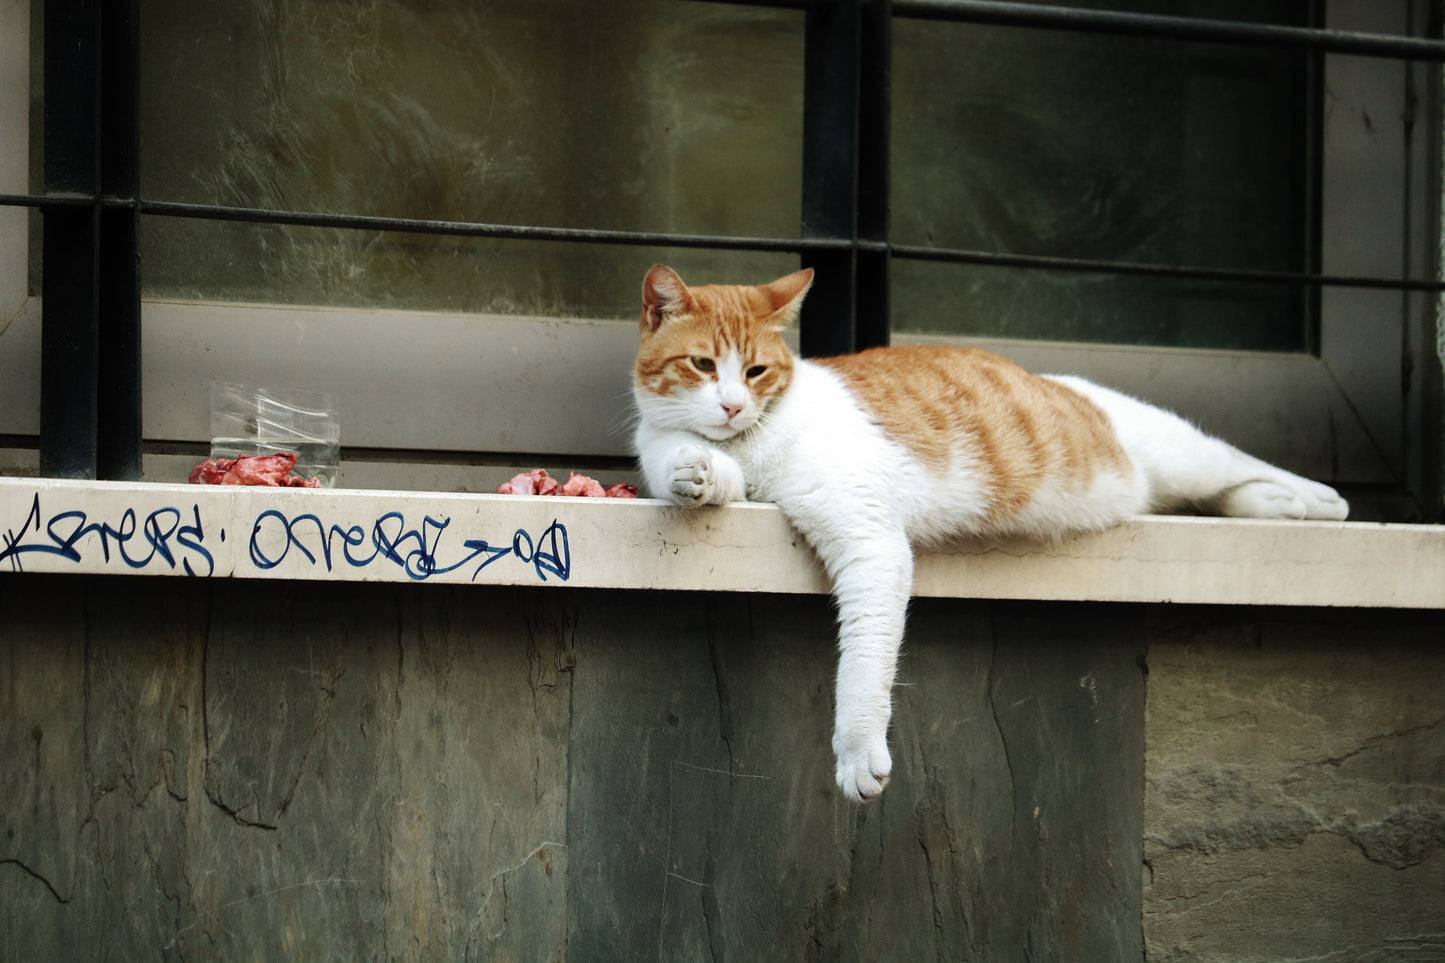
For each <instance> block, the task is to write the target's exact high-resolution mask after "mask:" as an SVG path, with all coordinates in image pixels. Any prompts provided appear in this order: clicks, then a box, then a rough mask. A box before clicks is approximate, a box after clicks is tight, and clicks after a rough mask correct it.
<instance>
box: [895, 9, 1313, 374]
mask: <svg viewBox="0 0 1445 963" xmlns="http://www.w3.org/2000/svg"><path fill="white" fill-rule="evenodd" d="M1080 5H1083V4H1080ZM1088 6H1107V7H1111V8H1116V7H1118V6H1120V5H1118V4H1114V3H1109V4H1102V3H1096V4H1088ZM1306 6H1307V5H1306V4H1303V3H1298V2H1287V0H1269V2H1260V3H1254V2H1251V3H1243V2H1239V0H1197V2H1188V3H1180V2H1173V0H1171V2H1168V3H1165V2H1161V0H1156V2H1136V3H1133V4H1130V5H1129V9H1133V10H1136V11H1141V12H1153V13H1164V14H1180V15H1194V16H1211V17H1220V18H1224V19H1255V20H1270V21H1273V22H1280V23H1303V22H1305V14H1306V9H1305V8H1306ZM1308 66H1309V65H1308V60H1307V57H1306V56H1305V55H1303V54H1299V53H1293V52H1288V51H1282V50H1275V49H1266V48H1243V47H1236V46H1231V45H1219V44H1203V43H1180V42H1176V41H1165V40H1150V39H1141V38H1137V37H1116V36H1107V35H1094V34H1082V33H1065V32H1059V31H1046V30H1034V29H1022V28H1018V27H986V26H984V27H981V26H973V25H966V24H940V23H933V22H924V21H908V20H900V21H899V22H898V23H897V24H896V25H895V64H894V109H893V118H894V120H893V131H894V133H893V137H894V141H893V165H892V171H893V237H894V240H895V241H896V242H897V243H899V244H903V245H924V246H929V247H940V248H955V249H964V250H974V251H984V252H997V253H1006V254H1025V255H1048V256H1062V257H1075V258H1085V259H1107V260H1116V261H1135V262H1147V263H1153V264H1163V265H1192V266H1205V267H1219V268H1247V269H1262V270H1279V271H1303V270H1307V269H1308V267H1309V264H1310V251H1311V249H1312V246H1311V243H1310V240H1309V237H1310V232H1311V230H1312V224H1311V217H1312V210H1313V201H1312V199H1311V195H1312V191H1313V186H1312V175H1311V173H1310V171H1311V165H1312V164H1313V163H1314V161H1313V153H1314V152H1313V151H1312V150H1311V148H1310V145H1309V138H1310V133H1309V132H1310V130H1311V129H1312V125H1311V123H1310V119H1309V118H1310V104H1311V96H1312V95H1311V91H1310V82H1309V69H1308ZM893 302H894V312H895V316H894V329H895V330H900V331H914V332H933V333H952V334H970V335H989V336H1001V337H1044V338H1053V339H1060V340H1085V341H1105V342H1115V343H1133V344H1160V345H1180V346H1201V347H1235V348H1258V349H1274V350H1301V349H1304V348H1305V347H1306V346H1307V345H1308V344H1309V343H1310V341H1311V339H1310V338H1309V336H1308V335H1309V329H1310V321H1311V312H1310V311H1309V310H1308V308H1309V303H1310V302H1309V297H1308V295H1307V294H1306V293H1305V292H1303V291H1301V290H1299V289H1297V288H1295V287H1293V286H1284V287H1280V286H1270V285H1259V284H1248V285H1233V284H1228V285H1227V284H1201V283H1200V282H1196V281H1188V282H1177V281H1174V282H1171V281H1159V280H1156V279H1140V278H1133V277H1118V276H1107V275H1097V274H1075V273H1065V272H1057V273H1042V274H1041V273H1039V272H1036V271H1032V270H1018V269H1004V268H998V267H969V266H957V265H943V264H938V263H927V264H924V263H919V262H908V261H904V260H900V261H898V262H896V264H895V274H894V284H893Z"/></svg>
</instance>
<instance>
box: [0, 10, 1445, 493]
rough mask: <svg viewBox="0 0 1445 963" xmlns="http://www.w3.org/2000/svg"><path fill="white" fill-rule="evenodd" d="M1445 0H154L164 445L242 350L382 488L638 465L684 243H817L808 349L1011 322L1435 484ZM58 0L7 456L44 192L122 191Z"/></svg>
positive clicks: (725, 255)
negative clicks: (70, 164) (633, 452)
mask: <svg viewBox="0 0 1445 963" xmlns="http://www.w3.org/2000/svg"><path fill="white" fill-rule="evenodd" d="M81 6H84V5H81ZM1425 6H1426V5H1424V4H1418V3H1412V2H1409V0H1393V2H1386V3H1377V4H1369V5H1359V4H1345V3H1338V2H1336V3H1325V4H1321V3H1318V2H1305V0H1268V2H1244V0H1188V2H1182V3H1181V2H1169V3H1165V2H1163V0H1132V2H1127V3H1126V2H1124V0H1112V2H1080V3H1075V4H1072V5H1071V8H1070V9H1061V8H1058V7H1051V6H1046V5H1039V4H1018V3H997V2H981V0H893V2H892V3H891V4H889V3H886V2H883V0H868V2H863V3H858V2H857V0H837V2H835V3H809V2H801V0H800V2H792V0H784V2H777V0H774V2H758V3H738V2H702V0H613V2H610V3H609V4H608V5H607V6H606V11H605V15H603V14H602V13H601V12H600V8H599V6H598V5H596V4H593V3H590V2H582V0H536V2H533V3H528V4H516V3H509V2H501V0H490V2H463V0H396V2H390V3H372V2H361V0H323V2H315V0H304V2H303V0H241V2H229V3H221V2H218V0H208V2H200V3H197V2H180V0H139V2H138V22H137V23H136V24H134V25H124V24H122V25H119V26H117V25H116V24H115V23H112V22H110V21H109V20H107V21H104V22H102V24H101V28H100V37H101V40H100V41H99V42H102V43H104V44H105V49H106V51H107V57H108V58H110V61H115V60H123V59H124V58H123V57H120V56H119V55H117V54H116V53H115V51H117V50H121V51H126V50H130V49H136V50H138V51H139V56H138V58H137V60H136V71H135V86H134V89H135V90H136V91H137V103H136V108H135V111H134V118H135V123H134V128H135V131H136V132H137V136H136V142H137V143H138V145H139V146H138V149H137V150H136V151H135V157H136V159H137V162H136V163H135V164H134V165H133V166H134V170H133V173H134V175H135V177H136V179H137V181H138V183H137V184H136V185H135V186H134V187H128V186H127V185H125V184H124V183H121V184H120V185H119V186H118V185H117V183H116V182H115V181H114V179H113V178H112V180H110V181H109V182H107V183H106V184H104V185H103V187H102V189H101V191H100V193H101V194H103V195H107V196H108V200H107V201H105V202H104V203H102V204H101V205H99V208H100V209H103V210H104V211H107V212H109V214H110V215H111V216H116V217H120V218H122V219H123V218H125V217H130V218H133V219H134V223H135V227H134V234H135V237H136V239H137V244H138V251H139V264H140V271H139V296H140V298H141V318H142V322H141V324H140V328H139V329H140V336H141V350H140V358H141V362H140V364H141V384H142V385H143V387H142V389H141V391H142V396H143V398H144V405H143V419H142V420H141V424H140V427H139V428H138V429H137V430H136V432H135V434H136V436H137V437H141V436H143V438H144V441H145V448H146V451H147V468H146V471H147V477H151V478H158V479H159V478H165V477H170V478H178V477H179V474H178V470H179V468H180V467H182V466H184V465H185V464H186V463H188V462H191V461H194V460H195V457H196V455H198V454H201V453H203V452H204V449H205V439H206V437H207V433H208V429H207V423H206V393H205V389H206V385H207V383H209V382H211V381H246V382H251V383H257V384H272V385H290V386H298V387H314V388H320V389H325V390H328V391H330V392H332V393H333V394H335V395H337V396H338V398H339V399H340V403H341V409H342V434H343V443H344V444H345V445H346V451H345V460H344V470H346V469H350V470H349V471H347V473H346V475H345V476H344V482H345V483H347V484H354V485H361V486H364V487H365V486H370V485H389V484H396V483H397V482H396V479H398V478H405V479H406V480H407V481H408V483H410V484H411V485H413V486H414V487H447V488H463V489H466V488H472V489H480V490H485V489H487V488H489V487H490V486H491V485H492V484H494V482H492V481H491V475H489V474H488V470H485V469H481V468H478V467H477V466H478V465H487V464H491V465H495V466H497V468H496V469H495V470H494V471H492V472H491V474H496V473H497V472H500V471H503V470H505V469H506V468H508V467H510V466H511V465H514V464H528V465H532V464H548V465H550V466H555V467H557V468H562V467H578V468H581V467H587V466H593V467H596V466H604V467H608V468H611V469H613V470H615V471H623V470H626V466H627V464H628V459H627V454H626V446H627V439H626V434H625V430H623V428H622V426H623V425H624V424H625V421H626V417H627V406H628V403H629V398H628V391H627V373H628V371H629V369H630V360H631V354H632V351H633V347H634V345H635V327H634V322H633V320H632V318H633V317H634V316H635V312H636V304H635V301H636V298H637V289H638V286H639V284H640V280H641V276H642V274H643V273H644V271H645V269H646V267H647V265H649V264H650V263H652V262H653V261H654V260H663V261H667V262H668V263H671V264H673V265H674V266H675V267H677V268H678V269H679V270H680V271H681V272H682V273H683V276H684V277H686V278H688V279H689V280H697V281H706V280H732V281H748V280H766V279H769V278H771V277H774V276H776V275H778V274H782V273H785V272H787V271H789V270H793V269H794V268H795V267H796V266H797V264H798V261H799V258H800V257H801V258H802V259H803V260H804V261H805V262H807V263H812V264H815V265H816V266H817V267H818V268H819V271H820V278H819V284H818V287H817V289H816V290H815V292H814V295H813V296H812V297H811V298H810V303H809V305H808V309H807V312H806V313H805V318H804V322H803V330H802V332H801V342H802V347H803V349H804V350H805V351H809V352H815V353H816V352H827V351H831V350H839V349H843V348H847V347H849V346H853V345H866V344H869V343H877V342H881V341H884V340H889V339H891V340H895V341H903V340H927V339H934V338H945V339H959V338H962V339H966V340H969V341H975V342H982V343H985V344H988V345H989V346H996V347H999V348H1001V349H1003V350H1004V351H1005V352H1006V353H1009V354H1011V355H1012V356H1014V357H1016V358H1018V359H1019V360H1021V361H1023V362H1024V363H1026V364H1028V365H1029V366H1031V367H1034V368H1036V369H1041V370H1043V369H1047V370H1067V371H1072V372H1078V373H1081V374H1085V375H1086V376H1091V377H1095V378H1097V379H1098V380H1100V381H1103V382H1106V383H1110V384H1113V385H1116V386H1118V387H1121V388H1123V389H1125V390H1129V391H1133V392H1135V393H1137V394H1140V395H1141V396H1144V397H1146V398H1149V399H1150V400H1153V401H1156V402H1158V403H1161V404H1165V405H1168V406H1170V407H1173V408H1175V409H1177V410H1180V411H1182V412H1183V413H1185V414H1187V415H1189V416H1190V417H1192V418H1195V419H1196V420H1199V421H1201V422H1202V423H1203V424H1204V425H1205V426H1206V427H1207V428H1209V429H1211V430H1214V431H1216V432H1218V433H1219V434H1221V435H1224V436H1226V437H1228V438H1230V439H1231V440H1233V441H1236V442H1237V443H1240V444H1241V445H1243V446H1245V447H1247V448H1250V449H1251V450H1253V451H1255V452H1257V453H1259V454H1260V455H1262V456H1264V457H1267V458H1271V459H1273V460H1276V461H1279V462H1281V463H1282V464H1285V465H1287V466H1288V467H1291V468H1293V469H1295V470H1299V471H1301V472H1304V473H1306V474H1310V475H1314V476H1317V477H1321V478H1327V479H1330V480H1332V481H1335V482H1338V483H1343V484H1344V485H1346V486H1347V487H1352V488H1354V489H1355V492H1354V493H1356V498H1357V501H1358V500H1359V495H1358V493H1359V492H1374V493H1378V494H1379V496H1380V498H1379V499H1378V502H1379V505H1378V508H1377V509H1376V510H1375V513H1377V514H1379V515H1380V516H1381V517H1411V516H1414V515H1418V514H1419V513H1421V512H1433V510H1434V506H1435V505H1437V504H1438V503H1439V498H1438V491H1439V482H1438V478H1437V477H1436V473H1435V472H1434V469H1433V467H1432V461H1433V455H1430V454H1429V447H1428V444H1427V439H1428V438H1429V437H1431V433H1432V431H1433V430H1434V429H1435V427H1437V426H1436V425H1435V424H1434V423H1432V422H1431V421H1430V418H1432V417H1433V416H1430V417H1427V412H1428V411H1430V410H1431V409H1430V408H1429V405H1430V404H1431V403H1432V402H1433V399H1434V398H1435V397H1436V396H1437V395H1438V388H1439V384H1438V382H1439V378H1438V374H1437V373H1433V368H1432V366H1433V365H1434V364H1435V363H1436V361H1437V358H1436V356H1435V354H1434V352H1433V347H1432V346H1433V338H1434V331H1435V312H1434V307H1435V300H1436V294H1435V292H1436V291H1438V285H1434V286H1432V285H1431V284H1430V283H1428V282H1426V283H1398V282H1401V281H1402V279H1422V278H1433V277H1435V275H1436V262H1435V258H1436V254H1435V251H1434V247H1433V245H1432V244H1431V242H1430V239H1431V238H1432V237H1434V236H1435V234H1436V233H1438V222H1437V218H1436V213H1435V209H1436V207H1437V203H1436V201H1437V198H1438V194H1439V178H1438V171H1437V168H1436V158H1435V153H1436V152H1435V150H1434V148H1433V146H1432V145H1433V144H1434V143H1435V142H1436V141H1437V140H1438V137H1439V133H1440V129H1439V121H1438V83H1439V81H1438V77H1437V76H1436V74H1435V73H1434V70H1433V68H1432V67H1431V66H1430V64H1432V63H1434V62H1436V61H1438V60H1440V59H1441V58H1442V55H1445V45H1442V44H1440V43H1439V42H1429V41H1413V44H1414V45H1413V46H1410V45H1409V42H1406V41H1401V42H1399V43H1395V42H1394V41H1392V39H1391V38H1395V39H1396V40H1398V39H1399V38H1411V37H1422V36H1424V35H1425V33H1426V32H1427V31H1426V27H1425V24H1424V22H1423V21H1424V18H1425V14H1426V11H1425V9H1424V7H1425ZM106 9H107V12H106V16H107V17H110V16H112V13H111V12H110V11H109V9H108V8H106ZM1160 14H1164V15H1167V19H1161V18H1159V17H1158V16H1157V15H1160ZM50 16H51V18H52V19H51V21H50V22H48V23H47V24H44V25H42V24H41V23H40V18H41V17H42V12H41V5H40V4H35V5H34V7H33V9H32V6H31V4H30V3H29V2H28V0H0V23H3V24H4V25H5V29H4V31H3V34H0V69H4V71H5V74H6V77H7V78H8V82H7V83H6V84H5V86H4V89H3V91H0V131H3V132H4V136H0V194H3V195H4V196H3V198H0V200H3V201H4V202H5V204H3V205H0V219H3V220H0V224H3V228H0V311H3V312H4V313H3V316H0V325H4V326H5V327H4V329H3V333H0V436H3V437H0V446H3V447H4V448H5V450H6V453H7V454H6V458H7V461H6V462H0V470H3V469H4V466H5V465H6V464H10V465H11V466H12V469H13V467H14V466H16V465H18V466H20V467H22V468H23V467H24V466H25V465H26V464H27V462H26V457H27V454H26V453H27V452H33V450H34V449H35V448H36V447H37V446H38V445H39V444H40V441H39V439H40V436H41V435H42V428H41V421H40V419H39V418H38V416H36V415H35V411H36V409H37V401H38V399H39V398H40V395H41V387H40V381H41V378H40V372H41V370H42V362H41V354H42V352H41V330H42V321H41V310H40V302H41V301H42V300H43V299H42V298H41V297H40V295H41V294H42V290H49V291H55V290H56V288H53V287H52V288H45V289H43V288H42V286H41V281H40V278H41V276H42V272H43V273H44V274H45V275H49V274H51V273H52V272H53V271H54V270H55V268H56V265H55V264H52V263H51V261H52V260H55V261H57V262H58V263H60V264H62V265H65V264H70V262H71V261H72V260H74V259H77V258H79V255H77V254H74V253H72V254H69V255H67V254H64V253H62V252H63V251H64V248H63V246H60V245H58V243H52V242H53V238H51V239H46V238H47V235H48V234H54V235H58V234H59V233H60V232H59V231H49V232H47V231H45V230H44V229H42V228H41V227H39V226H38V225H39V223H40V222H41V221H42V220H44V219H55V220H56V221H58V220H60V219H61V218H63V217H65V216H67V215H66V214H65V212H67V211H68V212H70V213H71V215H73V216H79V215H78V214H76V212H87V211H90V210H91V209H92V208H93V207H95V205H94V202H88V201H86V185H82V186H81V187H79V188H77V187H74V186H68V187H67V186H65V185H62V186H60V187H57V185H56V184H53V183H47V175H50V178H51V179H53V178H54V171H55V168H54V166H53V165H51V166H47V161H46V152H47V151H51V152H58V151H60V150H61V149H62V148H63V147H64V145H65V144H66V143H67V141H66V139H65V131H64V130H59V129H57V128H58V126H66V120H65V116H66V115H64V114H61V115H60V116H59V117H56V116H54V111H53V108H54V103H49V102H51V101H54V100H55V99H56V98H58V97H63V96H69V94H68V93H67V92H66V91H63V90H57V91H52V92H51V94H50V96H39V97H37V98H35V99H36V100H37V101H39V102H41V103H43V104H45V103H48V104H49V107H50V108H51V110H47V111H42V110H41V109H38V108H37V109H35V110H33V111H32V109H31V108H30V106H29V99H30V98H29V97H28V96H27V95H26V94H25V93H24V91H27V90H31V89H33V90H35V91H41V90H43V89H44V83H43V79H44V77H45V76H46V72H45V62H44V60H45V58H44V56H43V51H44V50H45V49H47V48H48V44H49V42H50V40H47V39H46V36H45V35H46V32H47V31H52V32H53V31H57V30H62V31H63V30H74V31H76V32H77V33H78V34H84V33H85V31H86V29H87V27H86V26H84V24H85V23H86V21H84V18H81V20H80V21H76V22H70V21H64V20H59V19H56V17H57V14H56V13H55V11H52V13H51V15H50ZM76 23H81V24H82V25H81V26H76ZM42 26H44V27H45V29H44V30H42ZM12 27H13V29H12ZM1276 28H1284V29H1282V30H1277V31H1276V32H1275V33H1273V34H1268V35H1267V36H1263V37H1261V34H1266V33H1268V32H1269V31H1272V30H1276ZM1345 30H1348V31H1363V32H1365V33H1368V34H1371V35H1379V36H1377V37H1376V38H1375V39H1374V40H1373V41H1370V40H1367V41H1366V42H1365V43H1366V46H1369V45H1370V44H1371V43H1372V44H1373V47H1371V49H1369V50H1368V51H1367V53H1368V55H1362V54H1360V53H1358V52H1340V49H1338V48H1344V47H1345V46H1346V45H1347V44H1348V43H1350V42H1352V41H1350V40H1349V38H1347V37H1345V35H1344V34H1343V33H1341V32H1340V31H1345ZM131 31H133V33H131ZM130 37H134V40H135V43H134V45H133V46H132V45H130V44H129V42H128V38H130ZM51 39H53V38H51ZM82 49H83V48H82ZM52 83H54V81H52ZM855 87H856V90H857V91H858V96H857V97H856V98H855V97H854V96H853V95H852V91H853V90H854V89H855ZM104 89H105V90H107V91H110V90H112V89H125V88H124V85H123V84H118V83H117V84H113V83H112V82H111V80H106V81H105V85H104ZM117 103H121V104H122V108H121V109H120V113H121V114H122V115H124V113H125V111H124V109H123V99H122V98H117V97H109V99H107V101H106V106H105V110H106V115H107V116H109V117H113V116H115V114H116V112H117V108H116V104H117ZM42 116H44V117H46V118H47V122H48V124H49V126H48V127H47V126H46V124H42V123H41V122H40V120H41V117H42ZM122 119H123V118H122ZM82 126H83V125H82ZM122 126H124V125H123V124H122ZM855 129H856V130H857V132H858V133H857V136H854V131H855ZM12 133H13V134H15V135H17V136H11V134H12ZM119 142H120V143H125V142H126V139H125V135H121V136H120V138H119ZM111 143H114V141H112V142H111ZM27 145H28V146H27ZM52 160H53V158H52ZM855 165H856V166H855ZM103 166H104V165H103ZM122 166H123V165H122ZM80 167H82V168H83V167H84V165H83V164H82V165H80ZM855 172H856V173H855ZM107 176H109V175H107ZM47 188H48V189H49V191H50V194H49V196H48V197H47V195H46V193H45V191H46V189H47ZM89 190H90V192H91V193H92V194H93V193H95V188H94V187H93V186H90V187H89ZM87 204H89V205H90V206H87ZM26 208H30V211H29V212H27V210H26ZM40 211H43V212H45V213H39V212H40ZM27 217H28V218H29V219H30V226H29V228H28V229H27V227H26V225H27ZM121 233H124V231H123V230H122V231H121ZM114 257H115V254H114V252H113V251H110V250H109V249H108V248H102V260H104V259H106V258H112V259H113V258H114ZM121 260H122V261H124V256H122V257H121ZM42 262H43V263H42ZM1180 268H1183V270H1179V269H1180ZM1319 275H1324V276H1326V277H1327V278H1330V279H1332V280H1331V282H1330V283H1325V284H1318V283H1312V282H1309V281H1308V280H1307V279H1308V278H1310V277H1312V276H1319ZM1355 277H1361V278H1365V279H1366V281H1364V282H1360V283H1354V282H1350V283H1336V282H1338V281H1340V280H1341V279H1342V278H1343V279H1348V278H1355ZM53 296H55V297H57V298H58V297H60V295H58V294H57V295H53ZM101 326H102V330H109V326H108V324H107V322H104V321H102V323H101ZM105 350H108V349H105ZM106 357H107V358H108V357H110V355H108V354H107V355H106ZM100 368H101V370H102V371H104V370H105V368H106V362H105V361H104V359H103V360H102V363H101V364H100ZM46 370H47V371H50V372H52V374H51V375H48V377H50V383H51V384H52V385H56V384H67V385H70V384H77V385H79V387H78V388H77V389H76V390H78V391H79V392H80V393H81V394H82V395H83V394H86V393H87V392H90V391H92V390H98V391H99V400H98V401H97V402H96V403H95V404H96V405H97V406H98V408H99V411H100V415H99V418H100V420H101V421H102V422H104V421H105V419H106V418H107V417H111V416H110V415H107V412H108V411H112V410H113V409H114V408H115V407H116V405H115V404H114V403H113V402H110V401H108V400H107V399H109V398H111V397H112V395H109V394H107V391H108V390H109V389H107V388H105V387H102V388H100V389H93V388H92V387H91V386H89V385H86V384H83V382H84V381H85V378H84V376H83V375H80V374H77V373H74V372H68V371H67V370H66V369H65V368H64V367H63V366H62V365H60V364H56V365H54V366H52V367H47V368H46ZM1411 370H1413V372H1414V375H1413V377H1407V376H1406V375H1405V374H1402V372H1406V371H1411ZM102 377H103V375H102ZM47 397H49V395H47ZM116 397H124V394H123V393H122V394H121V395H117V396H116ZM72 400H73V399H72ZM59 403H61V402H56V404H59ZM79 407H81V408H83V407H84V405H83V404H82V405H80V406H79ZM120 407H125V406H124V404H122V405H120ZM101 434H102V435H104V434H107V432H106V430H105V429H104V428H102V429H101ZM121 434H124V432H121ZM168 459H169V460H168ZM421 466H426V467H421ZM447 466H453V467H450V468H448V467H447ZM102 473H104V471H103V470H102ZM1427 491H1428V492H1434V493H1436V494H1434V495H1425V494H1423V493H1424V492H1427Z"/></svg>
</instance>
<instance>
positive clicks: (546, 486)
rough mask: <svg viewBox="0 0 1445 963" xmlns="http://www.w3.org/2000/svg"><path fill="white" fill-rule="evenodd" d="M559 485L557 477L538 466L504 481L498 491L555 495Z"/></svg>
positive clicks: (515, 493)
mask: <svg viewBox="0 0 1445 963" xmlns="http://www.w3.org/2000/svg"><path fill="white" fill-rule="evenodd" d="M558 487H559V486H558V485H557V479H555V478H553V477H552V476H551V475H548V474H547V469H545V468H538V469H535V470H533V471H529V472H523V473H522V474H520V475H517V476H516V477H514V478H513V479H512V480H511V481H506V482H502V484H501V485H500V486H498V488H497V491H498V492H500V493H501V494H503V495H555V494H556V493H557V488H558Z"/></svg>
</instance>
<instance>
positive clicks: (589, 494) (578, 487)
mask: <svg viewBox="0 0 1445 963" xmlns="http://www.w3.org/2000/svg"><path fill="white" fill-rule="evenodd" d="M562 494H564V495H581V496H583V497H585V498H606V497H607V490H606V489H604V488H603V487H602V484H601V483H600V482H598V481H597V480H596V479H595V478H588V477H587V476H586V475H579V474H577V473H576V472H575V471H574V472H573V473H572V477H571V478H569V479H567V484H565V485H563V486H562Z"/></svg>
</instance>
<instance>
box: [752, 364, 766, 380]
mask: <svg viewBox="0 0 1445 963" xmlns="http://www.w3.org/2000/svg"><path fill="white" fill-rule="evenodd" d="M767 370H768V366H767V365H765V364H755V365H753V366H752V367H751V368H749V369H748V377H749V378H761V377H762V376H763V372H764V371H767Z"/></svg>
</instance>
